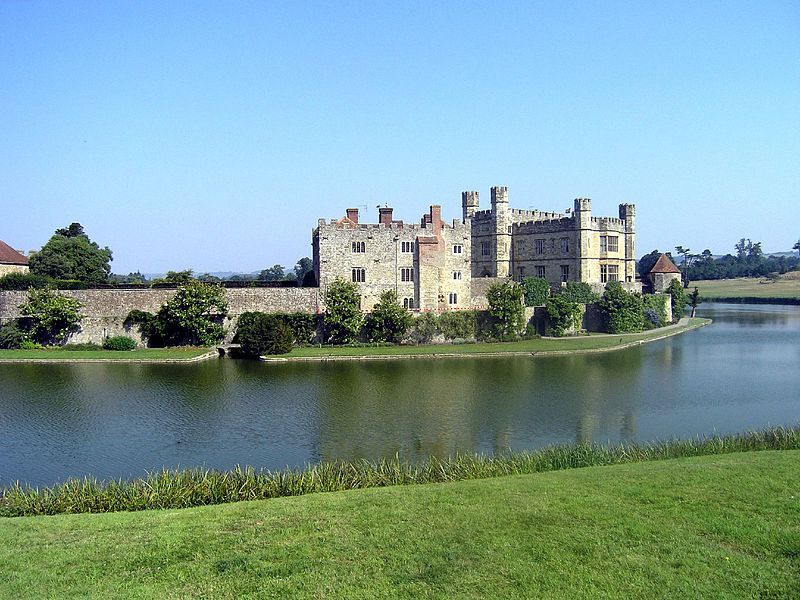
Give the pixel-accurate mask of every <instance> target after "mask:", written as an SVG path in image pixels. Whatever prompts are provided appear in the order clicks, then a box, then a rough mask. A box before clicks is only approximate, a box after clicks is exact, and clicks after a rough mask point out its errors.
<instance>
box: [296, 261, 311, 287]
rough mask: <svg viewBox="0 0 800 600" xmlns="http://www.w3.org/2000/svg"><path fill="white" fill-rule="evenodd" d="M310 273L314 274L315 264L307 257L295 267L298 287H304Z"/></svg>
mask: <svg viewBox="0 0 800 600" xmlns="http://www.w3.org/2000/svg"><path fill="white" fill-rule="evenodd" d="M308 273H312V274H313V273H314V262H313V261H312V260H311V259H310V258H308V257H307V256H305V257H303V258H301V259H300V260H298V261H297V264H296V265H295V266H294V278H295V279H296V280H297V284H298V285H302V284H303V282H304V280H305V277H306V275H307V274H308Z"/></svg>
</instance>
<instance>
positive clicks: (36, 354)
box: [0, 348, 216, 362]
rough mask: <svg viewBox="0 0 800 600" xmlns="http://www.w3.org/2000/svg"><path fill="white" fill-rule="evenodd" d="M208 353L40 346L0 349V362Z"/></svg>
mask: <svg viewBox="0 0 800 600" xmlns="http://www.w3.org/2000/svg"><path fill="white" fill-rule="evenodd" d="M208 353H209V349H208V348H140V349H137V350H131V351H130V352H119V351H114V350H64V349H63V348H42V349H40V350H0V362H37V361H59V362H81V361H84V362H85V361H114V362H151V361H156V362H157V361H187V360H193V359H198V358H200V357H201V356H203V355H206V354H208ZM215 355H216V354H215Z"/></svg>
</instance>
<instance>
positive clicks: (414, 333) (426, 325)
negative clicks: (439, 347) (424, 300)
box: [408, 313, 439, 344]
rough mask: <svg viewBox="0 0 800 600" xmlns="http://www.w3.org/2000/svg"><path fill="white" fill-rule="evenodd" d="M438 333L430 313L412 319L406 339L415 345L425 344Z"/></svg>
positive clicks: (434, 320) (435, 322) (435, 321)
mask: <svg viewBox="0 0 800 600" xmlns="http://www.w3.org/2000/svg"><path fill="white" fill-rule="evenodd" d="M438 331H439V330H438V328H437V319H436V317H435V316H434V315H433V314H431V313H422V314H421V315H419V316H418V317H416V318H415V319H414V322H413V323H412V325H411V329H410V330H409V335H408V337H409V339H410V340H411V341H412V342H414V343H415V344H427V343H429V342H430V341H431V340H432V339H433V338H434V336H435V335H436V334H437V333H438Z"/></svg>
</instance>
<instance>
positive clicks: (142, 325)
mask: <svg viewBox="0 0 800 600" xmlns="http://www.w3.org/2000/svg"><path fill="white" fill-rule="evenodd" d="M122 325H123V326H124V327H125V329H131V328H133V327H139V332H140V333H141V334H142V335H143V336H144V337H146V338H147V345H148V346H151V347H156V348H160V347H161V346H164V335H163V333H162V330H161V325H160V323H159V321H158V318H157V317H156V315H154V314H153V313H149V312H147V311H144V310H139V309H134V310H132V311H131V312H129V313H128V316H127V317H125V321H124V322H123V324H122Z"/></svg>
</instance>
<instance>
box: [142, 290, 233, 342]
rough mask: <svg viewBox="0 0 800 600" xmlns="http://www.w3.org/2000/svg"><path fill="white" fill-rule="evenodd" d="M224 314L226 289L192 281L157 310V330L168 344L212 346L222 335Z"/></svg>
mask: <svg viewBox="0 0 800 600" xmlns="http://www.w3.org/2000/svg"><path fill="white" fill-rule="evenodd" d="M227 314H228V303H227V302H226V301H225V288H223V287H222V286H220V285H216V284H213V283H205V282H203V281H196V280H193V281H189V282H188V283H186V284H184V285H181V286H180V287H179V288H178V291H177V292H176V293H175V295H174V296H173V297H172V298H170V300H169V301H168V302H167V303H166V304H165V305H164V306H162V307H161V308H160V309H159V311H158V314H157V315H156V318H157V319H158V326H157V329H158V330H160V331H159V333H160V334H161V335H162V337H163V340H164V342H165V344H166V345H167V346H183V345H192V346H211V345H212V344H216V343H217V342H219V341H220V340H221V339H222V338H223V337H225V329H224V328H223V327H222V323H221V322H220V321H222V320H223V319H224V318H225V316H226V315H227Z"/></svg>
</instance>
